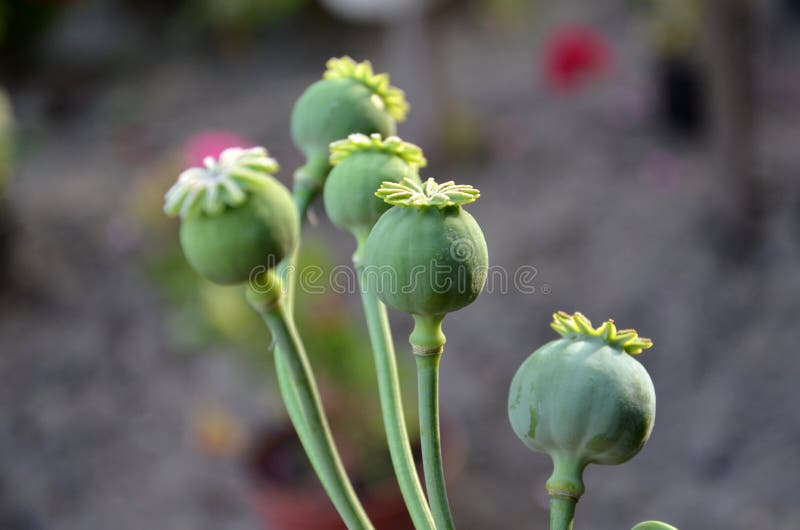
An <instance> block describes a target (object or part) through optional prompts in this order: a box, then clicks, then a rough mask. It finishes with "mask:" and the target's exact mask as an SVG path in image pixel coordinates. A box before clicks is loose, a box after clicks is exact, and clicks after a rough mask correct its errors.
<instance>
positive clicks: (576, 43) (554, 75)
mask: <svg viewBox="0 0 800 530" xmlns="http://www.w3.org/2000/svg"><path fill="white" fill-rule="evenodd" d="M613 64H614V51H613V49H612V48H611V45H610V44H609V42H608V39H606V37H605V36H604V35H602V34H601V33H598V32H597V31H595V30H593V29H592V28H590V27H587V26H582V25H569V26H562V27H560V28H557V29H555V30H554V31H553V32H552V33H551V34H550V35H549V36H548V37H547V40H546V41H545V44H544V59H543V61H542V69H543V72H542V74H543V77H544V79H545V81H546V83H547V85H548V86H549V87H550V88H551V89H552V90H554V91H556V92H561V93H567V92H572V91H574V90H575V89H577V88H579V87H580V86H582V85H583V84H584V83H585V82H586V81H589V80H591V79H593V78H596V77H598V76H599V75H600V74H603V73H605V72H606V71H608V70H609V69H610V68H611V67H612V66H613Z"/></svg>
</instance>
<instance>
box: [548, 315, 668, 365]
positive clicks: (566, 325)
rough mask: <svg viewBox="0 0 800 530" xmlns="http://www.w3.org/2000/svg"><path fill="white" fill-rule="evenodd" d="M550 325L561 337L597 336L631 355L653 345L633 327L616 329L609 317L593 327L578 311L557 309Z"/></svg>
mask: <svg viewBox="0 0 800 530" xmlns="http://www.w3.org/2000/svg"><path fill="white" fill-rule="evenodd" d="M550 327H551V328H553V329H554V330H556V332H558V334H559V335H561V336H562V337H581V336H583V337H590V338H599V339H601V340H602V341H603V342H605V343H606V344H608V345H609V346H612V347H614V348H618V349H620V350H622V351H624V352H625V353H629V354H631V355H638V354H640V353H642V350H646V349H648V348H650V347H651V346H652V345H653V341H652V340H650V339H646V338H644V337H640V336H639V334H638V333H637V332H636V330H635V329H619V330H618V329H617V327H616V326H615V325H614V321H613V320H611V319H608V320H606V321H605V322H603V323H602V324H600V326H598V327H597V328H595V327H593V326H592V322H591V321H590V320H589V319H588V318H586V317H585V316H583V314H582V313H579V312H575V313H574V314H572V315H570V314H568V313H565V312H564V311H559V312H558V313H555V314H553V321H552V322H551V323H550Z"/></svg>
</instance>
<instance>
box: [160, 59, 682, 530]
mask: <svg viewBox="0 0 800 530" xmlns="http://www.w3.org/2000/svg"><path fill="white" fill-rule="evenodd" d="M582 53H584V52H581V53H579V54H577V55H578V56H579V57H582V58H580V60H579V61H577V62H576V64H579V65H582V67H583V66H585V64H584V62H585V57H584V56H583V55H581V54H582ZM567 62H568V63H569V61H567ZM589 63H591V61H589ZM570 64H571V63H570ZM573 75H574V74H572V73H571V74H570V75H569V76H568V79H566V78H565V81H567V82H569V83H572V82H574V80H573V77H572V76H573ZM407 110H408V106H407V104H406V102H405V99H404V96H403V92H402V91H400V90H399V89H396V88H394V87H391V86H390V85H389V79H388V76H386V75H385V74H378V75H376V74H375V73H374V72H373V70H372V65H371V64H370V63H368V62H364V63H356V62H355V61H353V60H352V59H350V58H342V59H332V60H331V61H330V62H329V70H328V73H327V74H326V79H324V80H323V81H319V82H317V83H315V84H314V85H312V86H311V87H310V88H309V89H308V90H307V91H306V92H305V93H304V94H303V95H302V96H301V97H300V99H299V100H298V102H297V104H296V106H295V109H294V113H293V119H292V133H293V139H294V141H295V144H296V145H297V147H298V148H299V149H300V150H301V151H303V153H304V154H305V155H306V156H307V158H308V163H307V164H306V165H305V166H303V167H302V168H300V170H298V172H297V173H296V177H295V178H296V180H295V189H294V197H293V198H294V202H292V201H291V200H290V199H289V196H290V195H289V192H288V190H287V189H286V188H284V187H283V186H282V185H281V184H280V183H278V181H277V180H276V179H275V178H274V177H273V176H272V175H273V173H274V172H275V171H276V170H277V163H276V162H275V161H274V160H273V159H271V158H270V157H268V155H267V152H266V150H265V149H263V148H258V147H256V148H250V149H241V148H232V149H228V150H226V151H224V152H223V153H222V154H221V155H220V156H219V158H218V159H214V158H209V159H206V160H205V161H204V165H203V167H194V168H190V169H188V170H186V171H184V172H183V173H181V175H180V177H179V178H178V181H177V182H176V183H175V184H174V186H173V187H172V188H171V189H170V191H169V192H168V193H167V194H166V198H165V208H164V209H165V211H166V212H167V213H168V214H171V215H179V216H180V217H181V238H180V241H181V247H182V249H183V251H184V254H185V255H186V257H187V261H188V262H189V263H190V264H191V265H192V267H193V268H194V269H195V270H196V271H197V272H198V273H200V274H202V275H204V276H205V277H206V278H207V279H209V280H212V281H215V282H217V283H238V284H246V287H245V288H244V290H245V296H246V298H247V300H248V302H249V304H250V305H251V307H252V308H253V309H254V310H255V311H256V312H257V313H258V314H259V315H260V316H261V318H262V319H263V320H264V322H265V323H266V325H267V327H268V328H269V329H270V331H271V333H272V336H273V338H274V340H275V343H276V348H275V365H276V375H277V379H278V383H279V387H280V390H281V394H282V397H283V400H284V403H285V405H286V408H287V411H288V413H289V417H290V419H291V420H292V422H293V424H294V427H295V430H296V432H297V434H298V437H299V438H300V441H301V443H302V445H303V447H304V449H305V451H306V453H307V455H308V457H309V460H310V461H311V464H312V466H313V468H314V470H315V471H316V473H317V475H318V477H319V479H320V482H321V483H322V485H323V487H324V488H325V490H326V492H327V494H328V496H329V497H330V499H331V501H332V502H333V504H334V506H335V507H336V509H337V510H338V512H339V514H340V516H341V517H342V520H343V521H344V522H345V524H346V525H347V527H348V528H350V529H363V530H368V529H372V528H373V524H372V521H371V520H370V518H369V517H368V516H367V513H366V512H365V510H364V508H363V507H362V504H361V502H360V500H359V498H358V496H357V495H356V492H355V489H354V487H353V484H352V482H351V480H350V477H349V475H348V473H347V472H346V471H345V469H344V467H343V465H342V462H341V458H340V456H339V452H338V449H337V446H336V444H335V443H334V440H333V436H332V434H331V429H330V425H329V424H328V419H327V415H326V413H325V410H324V409H323V407H322V401H321V393H320V391H319V389H318V387H317V382H316V377H315V375H314V370H313V369H312V364H311V363H310V361H309V356H308V355H307V353H306V343H308V344H311V345H312V346H313V347H314V348H319V349H320V350H327V351H334V350H335V349H339V348H341V349H342V350H343V351H342V352H340V353H343V354H344V355H348V356H352V355H353V351H350V350H351V348H353V345H351V344H349V343H348V341H342V342H341V343H339V342H337V339H336V338H335V335H333V334H327V335H324V337H323V338H321V339H320V341H319V342H316V341H315V340H313V339H312V340H311V341H307V342H306V343H304V341H303V340H302V338H301V334H300V333H301V332H304V331H305V330H304V329H303V328H302V327H298V325H297V324H296V322H295V318H294V310H295V309H298V310H299V312H300V313H301V314H303V315H304V318H310V319H314V320H317V321H320V320H322V321H324V320H325V319H326V318H327V315H328V313H327V310H326V308H325V306H324V305H319V304H318V302H317V301H316V300H312V299H311V298H309V302H308V303H309V304H310V305H308V306H306V305H303V303H302V302H300V301H299V300H298V303H297V304H295V303H294V298H293V297H292V296H291V292H292V287H291V286H292V285H293V284H294V283H295V281H296V277H297V274H296V272H297V271H296V270H293V269H294V268H295V267H296V265H297V263H298V261H297V255H298V252H297V249H296V248H294V245H295V244H297V245H299V241H297V238H298V235H297V232H298V225H299V224H300V225H301V224H302V221H304V220H305V212H306V210H307V208H308V206H309V204H310V203H311V201H313V200H314V199H315V198H316V197H317V196H319V195H320V194H323V195H324V199H325V207H326V210H327V212H328V215H329V216H330V218H331V219H332V220H333V222H334V223H335V224H336V225H337V226H338V227H340V228H342V229H344V230H347V231H349V232H351V233H352V234H353V236H354V237H355V240H356V251H355V253H354V255H353V263H354V265H355V267H356V271H357V278H358V287H359V291H360V294H361V298H362V302H363V305H364V312H365V316H366V320H367V328H368V332H369V337H370V341H371V344H372V348H373V353H374V359H375V366H376V368H377V375H378V377H377V380H378V390H379V391H378V394H379V398H380V404H381V410H382V412H383V416H384V429H385V432H386V438H387V442H388V447H389V451H390V453H391V456H392V463H393V465H394V470H395V473H396V475H397V480H398V483H399V485H400V488H401V491H402V493H403V498H404V500H405V503H406V506H407V508H408V511H409V515H410V516H411V518H412V520H413V522H414V525H415V527H416V528H420V529H428V530H436V529H439V530H446V529H452V528H454V527H455V524H454V522H453V517H452V515H451V512H450V508H449V505H448V499H447V493H446V488H445V481H444V472H443V466H442V455H441V448H440V433H439V399H438V381H439V365H440V359H441V356H442V353H443V351H444V344H445V336H444V333H443V332H442V323H443V320H444V319H445V317H446V315H447V314H448V313H450V312H453V311H457V310H459V309H461V308H463V307H465V306H467V305H469V304H471V303H472V302H474V301H475V300H476V298H477V297H478V295H479V294H480V292H481V291H482V289H483V287H484V283H485V280H486V276H487V273H488V252H487V246H486V241H485V240H484V236H483V232H482V230H481V228H480V225H479V224H478V222H477V221H476V220H475V219H474V218H473V217H472V216H471V215H470V214H469V213H467V212H466V210H465V209H464V207H465V206H466V205H469V204H470V203H472V202H474V201H475V200H476V199H477V198H478V197H479V195H480V193H479V192H478V190H477V189H475V188H473V187H472V186H468V185H458V184H455V183H454V182H452V181H448V182H442V183H437V182H436V181H435V180H434V179H432V178H428V179H422V178H420V175H419V169H420V168H422V167H424V166H425V158H424V156H423V155H422V151H421V149H420V148H419V147H417V146H416V145H413V144H409V143H407V142H404V141H403V140H401V139H400V138H398V137H396V136H394V135H393V133H394V129H395V120H396V119H400V118H404V117H405V114H406V111H407ZM353 129H356V130H353ZM357 129H362V130H357ZM374 129H379V130H374ZM368 134H369V135H368ZM337 135H341V137H339V138H336V136H337ZM323 154H324V157H323ZM323 190H324V191H323ZM198 227H200V228H198ZM288 243H292V244H291V245H289V244H288ZM383 304H386V305H389V306H391V307H394V308H396V309H399V310H401V311H403V312H405V313H408V314H409V315H411V316H412V317H413V319H414V328H413V331H412V333H411V335H410V337H409V342H410V343H411V350H412V352H413V354H414V356H415V358H416V361H417V379H418V384H417V387H418V391H419V418H418V420H419V430H420V437H421V446H422V461H423V469H424V474H425V482H426V486H427V491H426V492H425V491H423V490H422V487H421V484H420V480H419V477H418V472H417V469H416V467H415V466H414V464H413V460H412V458H411V451H410V444H409V435H408V432H407V429H406V426H405V420H404V417H403V406H402V402H403V398H402V395H401V393H402V391H401V379H400V377H399V374H398V369H397V364H396V360H395V352H394V346H393V343H392V335H391V328H390V325H389V321H388V318H387V316H386V308H385V306H384V305H383ZM552 327H553V328H554V329H555V330H556V331H557V332H558V333H559V334H560V335H561V336H562V338H561V339H559V340H556V341H552V342H550V343H548V344H546V345H545V346H543V347H542V348H540V349H538V350H537V351H536V352H534V354H533V355H531V357H529V358H528V360H526V361H525V362H524V363H523V365H522V366H521V367H520V369H519V371H518V372H517V375H516V376H515V377H514V380H513V382H512V384H511V389H510V395H509V416H510V419H511V424H512V427H513V429H514V431H515V432H516V433H517V435H518V436H519V437H520V439H522V440H523V442H525V444H526V445H528V446H529V447H531V448H532V449H535V450H539V451H544V452H547V453H548V454H549V455H550V456H551V458H552V460H553V463H554V472H553V476H552V477H551V478H550V480H548V481H547V484H546V487H547V489H548V492H549V493H550V497H551V519H550V528H551V530H571V529H572V527H573V519H574V513H575V506H576V504H577V501H578V499H579V498H580V497H581V495H582V494H583V493H584V490H585V486H584V484H583V478H582V474H583V470H584V468H585V467H586V465H588V464H590V463H598V464H620V463H623V462H625V461H627V460H628V459H630V458H631V457H633V456H634V455H635V454H636V453H637V452H639V450H640V449H641V448H642V447H643V445H644V444H645V442H646V441H647V439H648V438H649V435H650V432H651V429H652V427H653V422H654V419H655V392H654V389H653V385H652V382H651V380H650V377H649V375H648V374H647V371H646V370H645V369H644V367H643V366H642V365H641V364H640V363H639V362H638V361H636V360H635V359H634V358H633V357H632V356H633V355H636V354H639V353H641V351H642V350H643V349H646V348H649V347H650V346H651V345H652V343H651V341H650V340H649V339H644V338H641V337H639V336H638V334H637V333H636V331H634V330H628V329H626V330H617V328H616V326H615V325H614V323H613V322H612V321H610V320H609V321H607V322H605V323H604V324H602V325H601V326H599V327H597V328H595V327H594V326H592V324H591V322H590V321H589V320H588V319H586V318H585V317H584V316H583V315H581V314H580V313H575V314H574V315H568V314H566V313H561V312H559V313H557V314H556V315H555V316H554V321H553V324H552ZM362 360H363V358H362V357H358V362H359V363H361V361H362ZM342 370H347V371H351V370H352V371H354V373H357V372H358V369H357V367H355V366H350V365H348V366H346V367H345V366H342ZM350 375H351V374H349V375H348V376H347V377H349V376H350ZM343 377H345V376H343ZM356 388H357V384H356V383H355V382H353V383H352V384H351V386H350V388H349V389H350V390H355V389H356ZM356 419H357V421H363V420H362V419H361V418H356ZM635 528H636V530H644V529H648V530H656V529H659V530H669V529H670V528H671V527H670V526H669V525H666V524H665V523H660V522H656V521H647V522H644V523H640V524H638V525H637V526H636V527H635Z"/></svg>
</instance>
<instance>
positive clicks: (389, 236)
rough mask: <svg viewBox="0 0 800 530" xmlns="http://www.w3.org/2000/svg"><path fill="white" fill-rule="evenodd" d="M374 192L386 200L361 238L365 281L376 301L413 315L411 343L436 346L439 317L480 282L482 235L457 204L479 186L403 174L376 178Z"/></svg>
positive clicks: (484, 258) (464, 301)
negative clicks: (379, 180) (420, 181)
mask: <svg viewBox="0 0 800 530" xmlns="http://www.w3.org/2000/svg"><path fill="white" fill-rule="evenodd" d="M376 195H377V196H378V197H381V198H383V200H385V201H386V202H388V203H389V204H392V205H394V207H393V208H391V209H389V210H388V211H387V212H386V213H385V214H383V215H382V216H381V218H380V219H378V222H377V223H375V226H374V227H373V228H372V231H371V232H370V234H369V237H368V238H367V242H366V245H365V248H364V264H365V266H366V269H365V270H366V273H367V278H368V281H369V282H370V284H371V286H372V288H373V289H374V290H375V292H376V293H377V295H378V297H379V298H380V299H381V300H382V301H383V302H384V303H386V304H387V305H389V306H391V307H394V308H395V309H399V310H401V311H404V312H406V313H410V314H412V315H413V316H414V317H415V320H416V323H417V326H416V327H415V333H412V337H411V343H412V345H414V346H415V347H419V348H421V349H425V348H431V349H441V346H442V345H443V344H444V336H443V335H442V334H441V327H440V326H441V320H442V319H443V318H444V316H445V315H446V314H447V313H450V312H453V311H456V310H458V309H461V308H462V307H464V306H466V305H469V304H470V303H472V302H473V301H474V300H475V299H476V298H477V297H478V295H479V294H480V292H481V290H482V289H483V286H484V283H485V282H486V274H487V271H488V263H489V257H488V253H487V250H486V240H485V239H484V237H483V232H482V231H481V228H480V226H479V225H478V223H477V221H475V219H474V218H473V217H472V216H471V215H470V214H469V213H467V212H466V211H465V210H464V209H463V208H462V207H461V206H462V205H463V204H467V203H471V202H473V201H475V200H476V199H477V198H478V197H479V195H480V193H479V192H478V190H476V189H475V188H473V187H472V186H463V185H456V184H454V183H453V182H445V183H443V184H437V183H436V182H435V181H434V180H433V179H428V180H427V181H426V182H425V183H424V184H418V183H416V182H414V181H412V180H410V179H405V180H404V181H403V182H402V183H399V184H398V183H396V182H384V183H383V184H382V185H381V187H380V189H379V190H378V191H377V192H376Z"/></svg>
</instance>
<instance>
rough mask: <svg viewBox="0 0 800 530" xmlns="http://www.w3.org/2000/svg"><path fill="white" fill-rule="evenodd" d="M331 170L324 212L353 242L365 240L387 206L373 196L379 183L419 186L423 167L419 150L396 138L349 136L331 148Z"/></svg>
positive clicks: (423, 163)
mask: <svg viewBox="0 0 800 530" xmlns="http://www.w3.org/2000/svg"><path fill="white" fill-rule="evenodd" d="M330 149H331V157H330V162H331V165H332V166H333V169H332V170H331V172H330V174H329V175H328V179H327V181H326V182H325V191H324V199H325V211H326V212H327V214H328V217H329V218H330V220H331V221H332V222H333V224H335V225H336V226H338V227H339V228H341V229H342V230H347V231H349V232H351V233H353V234H354V235H355V236H356V237H357V238H365V237H366V236H367V234H369V231H370V230H371V229H372V226H373V225H374V224H375V223H376V222H377V221H378V218H380V216H381V215H382V214H383V213H384V212H385V211H386V210H388V209H389V208H391V205H390V204H389V203H387V202H385V201H384V200H383V199H381V198H379V197H377V196H376V195H375V192H376V191H377V189H378V188H379V187H380V185H381V183H382V182H385V181H386V182H402V181H403V180H404V179H409V180H413V181H414V182H417V183H418V182H419V174H418V170H419V168H420V167H424V166H425V165H426V163H427V162H426V160H425V157H424V156H423V154H422V150H421V149H420V148H419V147H417V146H416V145H414V144H410V143H407V142H404V141H403V140H401V139H400V138H398V137H397V136H390V137H388V138H385V139H384V138H382V137H381V135H379V134H377V133H374V134H372V135H370V136H366V135H364V134H351V135H350V136H349V137H348V138H347V139H346V140H340V141H338V142H334V143H332V144H331V147H330Z"/></svg>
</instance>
